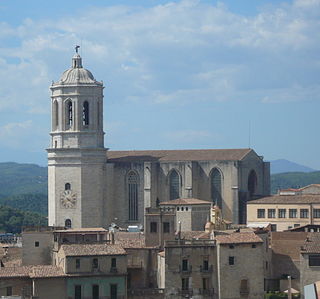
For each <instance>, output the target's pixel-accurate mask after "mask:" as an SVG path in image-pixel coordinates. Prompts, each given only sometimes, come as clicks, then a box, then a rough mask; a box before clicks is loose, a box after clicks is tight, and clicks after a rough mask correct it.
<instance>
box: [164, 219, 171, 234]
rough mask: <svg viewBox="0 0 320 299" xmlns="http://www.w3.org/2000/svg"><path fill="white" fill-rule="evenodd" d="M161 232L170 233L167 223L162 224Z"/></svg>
mask: <svg viewBox="0 0 320 299" xmlns="http://www.w3.org/2000/svg"><path fill="white" fill-rule="evenodd" d="M163 232H164V233H170V223H169V222H163Z"/></svg>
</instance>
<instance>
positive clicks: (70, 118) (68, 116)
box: [66, 101, 73, 127]
mask: <svg viewBox="0 0 320 299" xmlns="http://www.w3.org/2000/svg"><path fill="white" fill-rule="evenodd" d="M66 107H67V114H66V119H67V125H68V126H69V127H71V126H72V121H73V113H72V102H71V101H68V102H67V105H66Z"/></svg>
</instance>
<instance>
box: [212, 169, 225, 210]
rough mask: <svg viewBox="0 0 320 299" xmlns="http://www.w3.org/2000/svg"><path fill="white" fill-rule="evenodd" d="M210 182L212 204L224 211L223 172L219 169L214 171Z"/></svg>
mask: <svg viewBox="0 0 320 299" xmlns="http://www.w3.org/2000/svg"><path fill="white" fill-rule="evenodd" d="M210 180H211V199H212V202H213V203H214V204H216V205H217V206H218V207H219V208H220V209H222V195H221V192H222V176H221V172H220V171H219V170H218V169H217V168H214V169H213V170H212V172H211V175H210Z"/></svg>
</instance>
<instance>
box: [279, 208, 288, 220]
mask: <svg viewBox="0 0 320 299" xmlns="http://www.w3.org/2000/svg"><path fill="white" fill-rule="evenodd" d="M278 217H279V218H286V209H279V210H278Z"/></svg>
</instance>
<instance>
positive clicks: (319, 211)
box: [313, 209, 320, 218]
mask: <svg viewBox="0 0 320 299" xmlns="http://www.w3.org/2000/svg"><path fill="white" fill-rule="evenodd" d="M313 217H314V218H320V209H313Z"/></svg>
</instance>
